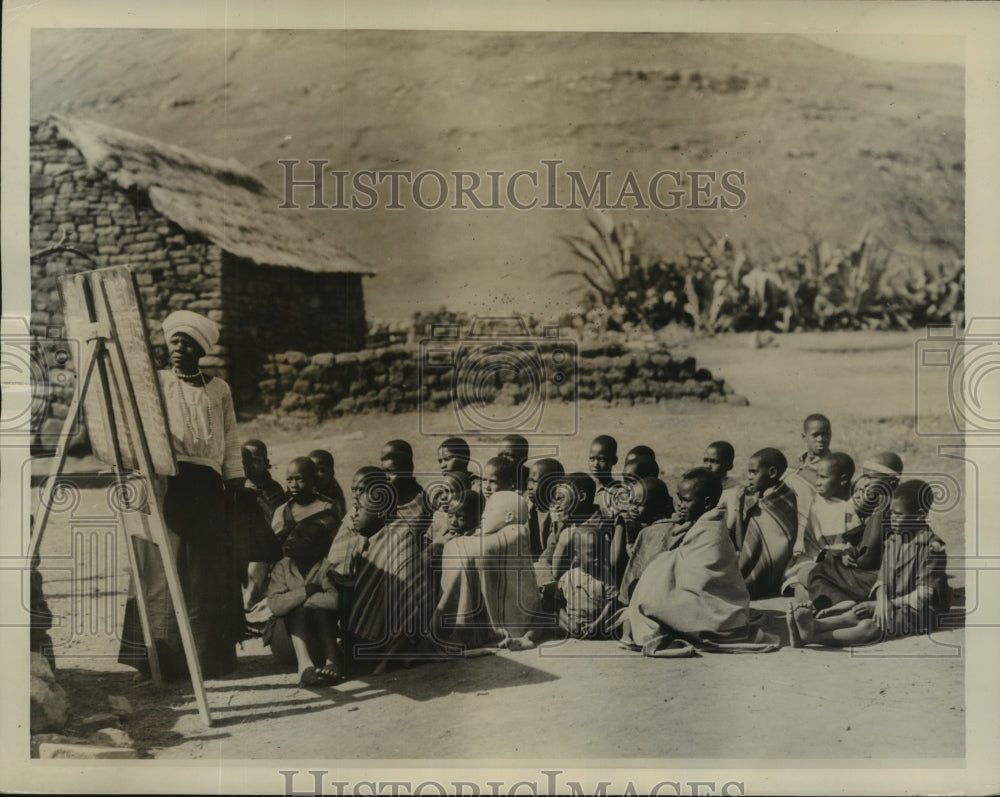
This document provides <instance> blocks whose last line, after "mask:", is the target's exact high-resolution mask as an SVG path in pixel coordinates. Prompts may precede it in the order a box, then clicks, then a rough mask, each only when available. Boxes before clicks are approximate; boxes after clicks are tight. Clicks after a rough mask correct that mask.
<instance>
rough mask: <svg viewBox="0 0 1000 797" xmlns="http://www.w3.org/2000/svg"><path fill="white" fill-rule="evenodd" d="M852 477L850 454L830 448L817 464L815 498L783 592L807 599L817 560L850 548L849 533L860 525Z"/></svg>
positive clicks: (852, 467)
mask: <svg viewBox="0 0 1000 797" xmlns="http://www.w3.org/2000/svg"><path fill="white" fill-rule="evenodd" d="M853 476H854V460H853V459H851V458H850V457H849V456H847V454H843V453H840V452H833V451H831V452H830V453H829V454H827V455H826V456H825V457H823V458H822V459H821V460H820V461H819V462H817V463H816V497H815V498H814V499H813V502H812V506H811V507H810V508H809V519H808V520H807V521H806V527H805V531H804V533H803V535H802V537H797V538H796V540H795V545H794V546H793V548H792V558H791V559H790V560H789V562H788V566H787V567H786V568H785V581H784V583H783V584H782V590H781V591H782V594H787V591H789V590H794V592H795V597H796V598H798V599H799V600H806V599H807V598H808V595H809V591H808V589H807V588H806V584H807V583H808V578H809V573H810V572H811V571H812V569H813V567H815V565H816V562H818V561H819V560H820V559H822V558H824V557H826V556H831V555H832V556H838V555H840V554H842V553H844V552H846V551H847V550H848V549H849V548H850V543H849V542H848V541H847V535H849V534H850V533H851V532H853V531H854V530H856V529H858V528H860V527H861V521H860V520H859V519H858V516H857V515H856V514H855V512H854V505H853V503H852V502H851V500H850V493H851V479H852V478H853Z"/></svg>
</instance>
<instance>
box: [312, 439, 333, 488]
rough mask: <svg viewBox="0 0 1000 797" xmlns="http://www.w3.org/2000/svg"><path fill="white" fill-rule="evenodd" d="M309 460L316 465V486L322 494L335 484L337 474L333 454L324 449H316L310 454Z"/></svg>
mask: <svg viewBox="0 0 1000 797" xmlns="http://www.w3.org/2000/svg"><path fill="white" fill-rule="evenodd" d="M309 459H311V460H312V461H313V463H314V464H315V465H316V479H317V482H316V486H317V487H318V488H319V491H320V492H323V488H324V487H326V486H327V485H329V484H331V483H332V482H333V476H334V473H335V468H334V462H333V454H331V453H330V452H329V451H327V450H326V449H324V448H316V449H314V450H312V451H310V452H309Z"/></svg>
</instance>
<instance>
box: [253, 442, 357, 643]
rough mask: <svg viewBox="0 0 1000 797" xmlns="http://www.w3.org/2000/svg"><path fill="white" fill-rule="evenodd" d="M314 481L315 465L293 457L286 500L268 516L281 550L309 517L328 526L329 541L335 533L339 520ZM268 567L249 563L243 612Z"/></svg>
mask: <svg viewBox="0 0 1000 797" xmlns="http://www.w3.org/2000/svg"><path fill="white" fill-rule="evenodd" d="M317 481H318V477H317V473H316V465H315V463H314V462H313V461H312V460H311V459H309V457H296V458H295V459H293V460H292V461H291V462H289V463H288V468H287V469H286V471H285V483H286V485H287V493H286V494H287V495H288V500H287V501H285V503H283V504H281V505H280V506H278V508H277V509H275V510H274V514H273V515H272V516H271V529H272V530H273V531H274V533H275V535H276V536H277V541H278V545H279V546H284V544H285V540H286V539H288V535H289V534H290V533H291V531H292V529H294V528H295V526H296V524H298V523H301V522H302V521H303V520H305V519H306V518H310V517H315V518H316V521H317V522H320V523H323V524H324V525H326V526H328V527H329V528H330V530H331V535H330V536H331V537H332V536H333V534H335V533H336V531H337V527H338V526H339V524H340V518H339V517H338V515H337V511H336V510H335V509H334V508H333V505H332V504H331V503H330V502H329V501H326V500H324V499H321V498H319V497H318V496H317V495H316V483H317ZM270 565H271V563H270V562H251V563H250V565H249V567H248V569H247V574H248V578H247V580H248V592H250V593H251V594H250V595H244V599H245V600H249V601H250V605H248V606H247V607H246V608H248V609H249V608H250V606H252V605H253V604H254V603H255V600H254V598H255V597H256V596H258V595H260V594H261V593H262V592H263V590H264V589H265V587H266V585H267V578H268V573H269V572H270V569H271V566H270ZM251 611H252V610H251ZM248 619H249V621H250V622H251V623H253V622H257V621H258V620H259V619H260V618H259V615H258V614H257V613H254V614H252V615H251V616H250V617H249V618H248Z"/></svg>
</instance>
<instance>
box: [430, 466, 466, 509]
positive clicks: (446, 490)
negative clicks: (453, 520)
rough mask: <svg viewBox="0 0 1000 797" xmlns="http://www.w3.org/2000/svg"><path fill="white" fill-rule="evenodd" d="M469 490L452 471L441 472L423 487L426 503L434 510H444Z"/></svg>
mask: <svg viewBox="0 0 1000 797" xmlns="http://www.w3.org/2000/svg"><path fill="white" fill-rule="evenodd" d="M467 492H469V490H467V489H466V487H465V484H464V483H463V482H462V480H461V479H460V478H459V477H458V476H457V475H455V473H454V472H453V471H447V472H445V473H442V474H441V478H439V479H435V480H434V481H432V482H431V483H430V484H428V485H427V487H426V488H425V489H424V494H425V495H426V496H427V505H428V506H429V507H430V508H431V509H432V510H433V511H435V512H446V511H448V507H449V506H450V505H451V504H452V502H453V501H455V500H456V499H460V498H463V497H464V496H465V494H466V493H467Z"/></svg>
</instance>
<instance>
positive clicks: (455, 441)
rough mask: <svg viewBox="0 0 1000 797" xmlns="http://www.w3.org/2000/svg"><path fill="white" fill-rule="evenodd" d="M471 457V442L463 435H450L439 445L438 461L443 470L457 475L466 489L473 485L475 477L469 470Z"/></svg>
mask: <svg viewBox="0 0 1000 797" xmlns="http://www.w3.org/2000/svg"><path fill="white" fill-rule="evenodd" d="M471 459H472V452H471V451H470V450H469V444H468V443H466V442H465V440H463V439H462V438H461V437H449V438H448V439H447V440H445V441H444V442H443V443H441V445H440V446H438V453H437V461H438V467H440V468H441V472H442V473H450V474H452V475H453V476H455V477H456V478H457V479H459V481H461V482H462V484H463V486H464V487H465V488H466V489H469V488H471V487H472V481H473V478H472V474H471V473H470V472H469V461H470V460H471Z"/></svg>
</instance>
